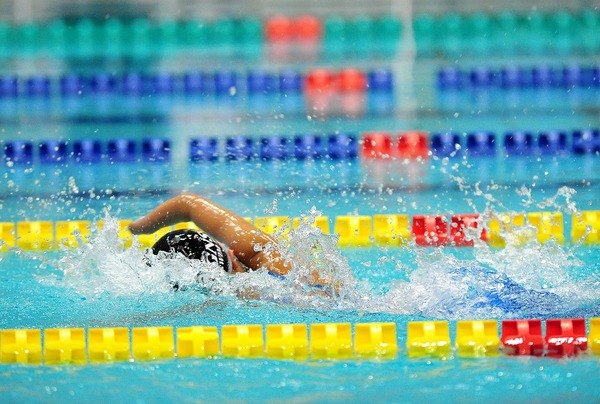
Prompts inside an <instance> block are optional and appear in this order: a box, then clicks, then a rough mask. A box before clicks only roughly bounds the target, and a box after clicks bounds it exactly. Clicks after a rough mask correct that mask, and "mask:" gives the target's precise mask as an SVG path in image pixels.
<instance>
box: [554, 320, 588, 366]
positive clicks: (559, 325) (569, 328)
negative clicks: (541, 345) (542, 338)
mask: <svg viewBox="0 0 600 404" xmlns="http://www.w3.org/2000/svg"><path fill="white" fill-rule="evenodd" d="M587 346H588V339H587V335H586V331H585V319H583V318H573V319H551V320H546V349H547V353H546V355H547V356H552V357H557V358H562V357H565V356H574V355H577V354H579V353H581V352H585V351H587Z"/></svg>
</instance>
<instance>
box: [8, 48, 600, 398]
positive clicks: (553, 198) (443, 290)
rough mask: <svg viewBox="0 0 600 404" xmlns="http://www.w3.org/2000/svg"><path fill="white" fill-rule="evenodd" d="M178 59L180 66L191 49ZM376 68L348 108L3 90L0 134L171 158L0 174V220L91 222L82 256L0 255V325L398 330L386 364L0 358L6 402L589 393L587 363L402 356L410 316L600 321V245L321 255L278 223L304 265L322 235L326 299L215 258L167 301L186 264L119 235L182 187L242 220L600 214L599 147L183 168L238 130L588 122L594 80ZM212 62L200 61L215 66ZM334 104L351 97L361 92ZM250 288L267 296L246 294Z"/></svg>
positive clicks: (593, 366)
mask: <svg viewBox="0 0 600 404" xmlns="http://www.w3.org/2000/svg"><path fill="white" fill-rule="evenodd" d="M570 59H572V62H573V63H586V62H590V63H591V62H592V61H591V60H590V59H589V58H588V59H586V58H583V57H582V58H579V57H576V56H573V57H572V58H570ZM351 61H352V62H353V63H354V62H356V60H354V59H352V60H351ZM180 62H181V63H182V64H183V65H184V66H187V65H193V64H194V62H195V60H193V59H192V60H183V61H180ZM384 62H385V61H384ZM388 62H389V63H390V64H393V71H394V74H395V75H396V76H395V79H396V82H397V87H396V91H395V92H394V94H392V95H391V96H390V95H389V94H368V95H367V96H366V98H365V99H359V104H361V105H362V109H361V108H359V109H358V110H356V109H352V110H348V111H344V110H343V108H342V109H341V110H340V109H336V110H334V111H323V110H319V108H317V109H314V108H313V105H311V104H310V103H306V100H305V99H304V98H303V97H299V98H298V99H292V100H284V99H281V98H279V97H276V96H273V97H262V98H259V97H255V98H252V97H245V96H240V97H233V98H229V97H224V98H217V97H204V98H198V99H189V98H184V97H179V96H173V97H150V98H141V99H130V98H127V97H113V96H107V97H89V98H83V99H74V100H65V99H54V98H53V99H49V100H45V99H19V100H18V101H15V100H7V99H3V100H0V101H1V105H2V107H1V108H0V114H1V115H0V122H1V123H2V125H1V129H2V131H3V133H2V139H3V140H5V141H6V140H16V139H27V140H32V141H34V142H38V141H41V140H45V139H53V138H59V139H63V140H69V141H71V142H72V141H75V140H78V139H100V140H102V141H106V140H108V139H115V138H131V139H135V140H137V141H139V140H141V139H143V138H152V137H159V138H167V139H169V140H170V141H171V144H172V159H171V161H170V162H154V163H148V162H130V163H114V164H112V163H110V162H101V163H98V164H92V165H90V164H78V163H74V162H68V163H67V164H61V165H42V164H38V163H35V164H33V165H32V166H19V165H15V166H10V165H3V166H2V167H1V168H0V178H1V180H0V205H1V208H0V221H8V222H17V221H34V220H53V221H54V220H67V219H70V220H90V221H92V222H94V223H97V221H99V220H103V221H104V222H105V227H104V228H103V229H102V230H98V231H95V232H94V234H93V236H92V239H91V243H90V244H89V245H87V246H85V247H82V248H80V249H77V250H62V251H52V252H47V251H41V252H32V251H18V250H15V251H11V252H9V253H4V254H2V255H0V276H2V279H3V282H2V288H1V290H2V294H1V296H0V307H1V312H2V316H0V329H9V328H39V329H45V328H51V327H84V328H92V327H113V326H124V327H129V328H131V327H142V326H163V325H168V326H173V327H183V326H191V325H215V326H222V325H227V324H283V323H305V324H312V323H325V322H350V323H358V322H394V323H396V325H397V333H398V343H399V346H400V347H401V351H400V353H399V354H398V356H397V358H395V359H391V360H383V359H381V360H376V359H373V360H365V359H360V360H358V359H352V360H331V361H321V360H308V361H297V362H296V361H276V360H266V359H228V358H216V359H210V360H197V359H173V360H164V361H152V362H126V363H115V364H108V365H82V366H76V365H73V366H12V365H2V366H0V373H1V374H2V380H3V381H2V383H0V397H2V400H3V401H6V402H16V401H22V400H23V399H26V400H29V401H61V402H93V401H100V400H102V401H107V400H115V401H118V402H131V401H137V402H149V403H152V402H160V401H165V400H168V401H176V400H177V401H184V402H197V401H200V402H204V401H213V400H214V401H216V400H219V401H233V402H238V401H248V402H264V401H271V402H279V401H283V400H290V401H295V402H328V401H349V402H359V401H365V400H369V401H374V402H420V401H423V400H424V399H427V400H428V401H431V402H447V401H454V402H458V401H460V402H474V401H481V400H486V401H491V402H496V401H506V399H507V397H508V399H509V400H511V401H527V402H547V401H551V402H557V401H565V400H569V401H580V402H594V401H597V397H598V395H599V394H600V391H599V388H598V385H597V382H596V379H597V375H598V370H599V360H598V357H593V356H591V355H590V356H587V355H586V356H581V357H577V358H569V359H549V358H534V357H505V356H499V357H493V358H481V359H465V358H459V357H453V356H450V357H448V358H446V359H435V358H421V359H419V358H417V359H409V358H408V357H407V356H406V350H405V348H404V347H405V344H406V328H407V327H406V324H407V322H408V321H413V320H425V319H427V320H429V319H444V320H450V321H451V322H450V325H451V335H453V333H454V327H455V320H462V319H498V320H502V319H514V318H542V319H548V318H561V317H584V318H586V319H589V318H591V317H599V316H600V308H599V307H600V306H599V304H600V295H599V293H598V284H599V282H600V266H599V264H598V263H599V262H600V250H599V249H598V247H596V246H593V245H592V246H589V245H579V244H572V243H567V244H566V245H555V244H553V243H549V244H545V245H540V244H538V243H536V242H531V243H528V244H527V245H525V246H521V247H514V246H513V247H511V246H509V247H508V248H505V249H493V248H490V247H488V246H487V245H477V246H476V247H474V248H464V249H456V248H441V249H436V248H422V247H417V246H415V245H414V244H408V245H407V246H403V247H393V248H392V247H369V248H346V249H339V248H337V247H332V244H335V242H334V241H335V240H332V239H331V237H330V236H326V235H322V234H318V233H315V232H314V231H313V230H312V229H311V228H309V227H301V228H300V229H298V230H297V231H295V232H292V236H293V237H295V238H294V239H293V240H295V241H296V242H297V243H296V244H294V245H293V247H294V248H296V249H297V252H300V254H299V255H300V256H301V259H305V261H303V262H302V264H305V265H308V264H310V263H311V262H312V261H311V260H312V259H315V258H314V257H311V256H302V254H301V253H302V251H304V252H305V251H306V250H309V249H310V248H311V247H312V246H313V244H314V243H316V242H318V243H319V244H320V245H322V246H325V247H324V248H325V252H326V253H327V257H326V259H325V258H323V256H322V257H321V261H320V264H323V262H326V264H327V267H330V268H334V269H335V270H336V271H338V273H339V274H340V275H339V276H340V282H341V284H342V285H343V288H342V291H343V293H341V295H340V296H339V297H338V298H335V299H331V298H324V297H322V296H318V295H316V296H315V295H308V296H307V295H306V293H304V290H302V289H298V288H296V287H295V286H294V285H292V284H290V283H286V282H283V283H281V281H279V280H276V279H273V278H272V277H269V276H267V275H266V274H264V273H257V274H250V275H243V276H239V277H234V278H230V277H228V276H227V275H224V274H221V273H214V272H211V268H201V269H202V271H203V272H202V273H203V274H204V275H205V278H206V279H207V281H205V282H202V283H201V284H200V285H191V286H192V288H191V289H192V290H188V291H186V292H181V293H179V292H178V293H174V292H173V291H172V290H171V289H170V287H169V284H168V282H167V280H166V279H167V278H169V277H172V276H184V277H185V274H188V273H190V271H192V270H193V272H194V274H195V272H196V271H197V268H190V266H189V265H188V263H186V262H183V261H175V262H169V263H167V264H163V265H162V266H158V267H156V266H155V267H153V268H152V271H150V270H149V269H148V267H147V266H146V264H145V261H144V252H143V251H141V250H138V249H123V248H121V247H119V246H118V245H117V243H116V223H115V221H116V220H120V219H123V220H125V219H135V218H138V217H140V216H142V215H144V214H145V213H146V212H147V211H148V210H149V209H151V208H153V207H155V206H156V205H157V204H159V203H160V202H162V201H164V200H166V199H168V198H169V197H171V196H174V195H177V194H180V193H182V192H195V193H198V194H201V195H203V196H206V197H209V198H211V199H214V200H215V201H216V202H218V203H220V204H222V205H224V206H226V207H228V208H231V209H233V210H235V211H236V212H238V213H240V214H241V215H242V216H245V217H256V216H278V215H281V216H290V217H295V216H300V215H310V214H311V212H314V211H315V210H316V211H318V212H320V213H321V214H323V215H325V216H328V217H329V219H330V226H331V228H332V229H333V220H334V219H335V217H336V216H340V215H353V214H361V215H374V214H379V213H404V214H409V215H413V214H438V213H442V214H452V213H473V212H477V213H487V212H535V211H558V212H562V213H563V214H564V215H565V232H566V233H567V234H566V236H567V237H566V238H567V240H568V239H570V237H569V234H568V233H569V231H570V228H571V227H570V224H571V215H572V214H573V213H575V212H577V211H581V210H598V209H600V198H599V196H600V188H599V187H600V159H599V158H598V155H597V154H596V155H594V154H591V155H585V156H573V155H565V156H542V157H538V156H520V157H519V156H516V157H515V156H511V157H506V156H504V155H503V154H502V153H501V152H500V151H499V152H498V155H497V156H494V157H480V158H476V157H469V156H467V155H466V154H458V155H457V156H456V157H451V158H447V159H442V158H430V159H427V160H425V161H399V160H390V161H375V160H372V161H366V160H363V159H354V160H330V159H322V160H317V161H295V160H289V161H287V160H286V161H258V160H251V161H243V162H223V161H220V162H215V163H196V164H193V163H190V162H189V160H188V148H187V147H188V144H189V139H191V138H193V137H198V136H201V135H209V136H215V137H217V138H219V139H221V140H222V139H223V138H225V137H226V136H230V135H237V134H244V135H251V136H253V137H260V136H262V135H274V134H278V135H282V136H285V137H287V138H292V137H293V136H294V135H295V134H298V133H319V134H333V133H340V132H343V133H355V134H360V133H362V132H365V131H371V130H387V131H392V132H399V131H401V130H405V129H422V130H426V131H430V132H435V131H457V132H460V133H462V132H469V131H473V130H487V131H494V132H496V133H497V134H498V139H502V136H503V135H504V133H505V132H507V131H511V130H530V131H532V132H534V133H537V132H539V131H543V130H551V129H560V130H568V131H572V130H574V129H583V128H598V127H600V118H599V116H600V115H599V114H598V105H599V100H600V91H599V90H598V89H597V88H596V89H589V90H587V91H585V90H582V91H580V92H575V93H573V92H570V91H566V90H564V89H551V90H547V91H538V92H527V91H521V92H511V91H504V90H498V89H490V90H486V91H477V92H464V93H452V92H450V93H448V92H446V93H443V92H439V91H438V90H436V87H435V80H436V72H437V70H438V69H439V68H440V67H441V66H443V65H445V64H446V63H447V61H438V60H435V59H425V60H417V61H416V62H415V63H414V65H411V64H410V63H408V61H407V62H403V61H388ZM467 62H469V61H467ZM472 62H473V64H477V62H478V61H472ZM509 62H510V63H521V62H522V63H524V64H534V63H543V62H547V60H546V59H545V58H543V57H531V58H523V59H522V60H514V59H513V58H500V57H497V58H490V59H487V60H486V61H485V63H486V64H487V65H490V66H499V65H502V64H505V63H509ZM218 63H219V66H211V68H221V67H224V66H225V64H226V62H225V61H218ZM361 63H362V64H363V65H364V67H365V68H368V67H371V66H368V65H369V63H368V62H358V63H357V64H359V65H360V64H361ZM465 63H466V62H465ZM469 63H470V62H469ZM221 64H222V65H223V66H221ZM339 64H340V65H341V64H343V63H342V62H339ZM173 65H174V62H171V64H169V63H167V66H166V67H169V66H173ZM299 67H303V66H302V65H300V66H299ZM163 68H164V66H163ZM338 101H339V105H353V104H352V102H353V101H355V100H352V99H350V100H346V101H347V103H344V102H343V101H344V100H336V102H338ZM319 105H321V104H319ZM357 111H358V112H357ZM313 214H314V213H313ZM303 248H304V250H303ZM297 263H298V262H297ZM186 271H187V272H186ZM177 274H179V275H177ZM181 274H183V275H181ZM256 290H258V291H259V293H260V294H261V296H262V299H253V298H245V297H243V296H245V295H246V294H247V292H251V291H256ZM425 397H427V398H425Z"/></svg>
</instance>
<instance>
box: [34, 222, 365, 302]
mask: <svg viewBox="0 0 600 404" xmlns="http://www.w3.org/2000/svg"><path fill="white" fill-rule="evenodd" d="M312 215H313V216H310V215H308V216H306V220H305V223H303V224H302V225H301V226H300V227H299V228H298V229H294V230H291V231H290V232H289V235H285V236H284V235H283V233H281V234H279V235H278V237H279V238H280V240H279V241H280V243H281V244H282V245H283V246H284V256H285V257H288V259H290V260H291V259H292V258H291V257H292V256H293V257H294V259H293V262H294V269H293V271H292V272H291V273H290V274H289V275H288V276H287V277H286V278H285V279H279V278H276V277H273V276H271V275H269V273H268V272H267V271H266V270H258V271H254V272H252V273H243V274H237V275H235V276H231V275H229V274H227V273H226V272H224V271H223V269H222V268H220V267H219V266H218V265H216V264H211V263H204V262H200V261H198V260H190V259H187V258H185V257H183V256H182V255H178V254H170V253H164V252H161V253H159V255H157V256H155V255H154V254H152V253H151V252H150V251H149V250H148V249H143V248H141V247H140V244H139V242H138V241H137V237H134V238H133V243H132V246H131V247H129V248H126V247H125V246H124V241H123V240H122V239H120V238H119V236H118V233H119V227H120V225H119V222H118V220H117V219H116V218H113V217H111V216H110V215H108V214H107V215H106V218H105V220H104V225H103V226H102V228H100V229H95V230H93V231H92V235H91V236H90V239H89V240H88V242H81V240H80V245H81V247H79V248H77V249H73V250H71V249H64V250H63V251H62V254H61V258H60V259H58V260H57V261H56V262H53V263H51V266H53V267H54V271H52V273H51V274H48V273H47V271H44V273H43V274H42V275H38V276H37V278H38V280H39V281H40V282H41V283H44V284H47V285H53V286H57V287H65V288H68V289H72V290H74V291H76V292H77V293H78V294H80V295H82V296H85V297H87V298H94V297H100V296H103V295H109V296H136V295H153V294H165V293H172V292H173V290H174V288H173V284H175V283H176V284H177V286H178V290H189V289H193V290H196V291H201V292H203V293H206V294H208V295H217V296H240V297H242V298H249V299H256V298H260V299H263V300H271V301H276V302H284V303H289V304H293V305H297V306H301V307H310V306H314V307H331V306H332V305H335V304H336V302H342V301H345V300H346V299H347V297H348V296H349V294H350V290H351V284H352V281H353V277H352V272H351V269H350V266H349V265H348V262H347V260H346V259H345V258H344V257H343V256H342V255H341V253H340V251H339V249H338V248H337V246H336V245H337V239H336V237H334V236H330V235H327V236H326V235H323V234H322V233H321V231H320V230H319V229H317V228H315V227H313V226H312V225H311V224H312V222H313V221H314V215H318V212H312ZM281 230H282V231H287V230H289V229H281ZM286 246H287V247H286ZM292 246H293V247H292ZM303 251H305V253H302V252H303ZM296 254H298V255H296ZM43 265H44V266H47V264H43ZM315 273H316V275H317V277H318V278H320V279H326V280H330V281H331V282H332V285H333V284H335V285H336V286H335V287H334V286H331V287H329V288H328V287H325V288H320V289H317V288H314V287H312V286H311V284H310V282H309V279H311V277H312V276H313V274H315Z"/></svg>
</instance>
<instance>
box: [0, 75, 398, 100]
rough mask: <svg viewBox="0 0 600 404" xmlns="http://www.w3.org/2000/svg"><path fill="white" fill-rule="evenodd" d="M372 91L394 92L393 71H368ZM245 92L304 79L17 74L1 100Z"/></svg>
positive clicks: (5, 82)
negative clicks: (23, 96)
mask: <svg viewBox="0 0 600 404" xmlns="http://www.w3.org/2000/svg"><path fill="white" fill-rule="evenodd" d="M367 80H368V88H369V89H370V90H374V91H391V90H393V77H392V73H391V72H390V71H389V70H386V69H383V68H379V69H373V70H371V71H369V72H367ZM240 89H243V90H245V91H246V93H248V94H259V93H276V92H280V93H300V92H302V91H303V89H304V77H303V75H302V74H301V73H300V72H298V71H295V70H285V71H283V72H280V73H279V74H275V73H271V72H266V71H259V70H256V71H250V72H248V73H247V74H245V75H243V74H241V73H238V72H235V71H218V72H214V73H207V72H201V71H194V72H186V73H183V74H173V73H156V74H142V73H138V72H127V73H124V74H120V75H117V74H111V73H107V72H101V73H97V74H94V75H89V76H86V75H80V74H66V75H63V76H62V77H60V78H58V79H57V80H56V79H53V78H50V77H49V76H34V77H28V78H24V79H20V78H18V77H17V76H15V75H4V76H0V97H17V96H19V95H25V96H30V97H49V96H51V95H52V94H60V95H62V96H77V95H82V94H111V93H119V94H123V95H148V94H174V93H185V94H224V95H231V94H234V93H237V92H239V90H240Z"/></svg>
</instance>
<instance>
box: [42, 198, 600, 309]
mask: <svg viewBox="0 0 600 404" xmlns="http://www.w3.org/2000/svg"><path fill="white" fill-rule="evenodd" d="M319 214H320V213H319V212H318V211H316V210H314V209H313V210H311V211H309V212H308V213H307V214H306V215H304V216H302V217H301V224H300V225H299V226H298V227H297V228H295V229H287V228H282V229H279V234H276V237H277V238H278V241H279V243H280V245H281V246H282V247H283V255H284V257H285V258H286V259H289V260H291V261H292V262H293V263H294V269H293V270H292V272H291V273H290V274H288V276H287V277H286V278H285V279H284V280H282V279H278V278H275V277H273V276H271V275H269V273H268V272H267V271H265V270H258V271H255V272H252V273H243V274H237V275H235V276H231V275H229V274H227V273H225V272H224V271H223V270H222V269H221V268H219V267H218V266H216V265H212V264H208V263H201V262H199V261H196V260H189V259H186V258H184V257H182V256H180V255H176V256H172V255H169V254H166V253H161V254H159V255H158V256H154V255H153V254H151V253H149V252H148V251H145V250H144V249H141V248H140V246H139V244H138V242H137V240H136V238H135V237H134V241H133V246H132V248H125V246H124V245H123V241H122V240H121V239H120V238H119V237H118V229H119V223H118V221H117V220H116V219H114V218H111V217H110V216H107V217H106V219H105V221H104V226H103V227H102V228H101V229H99V230H97V231H95V232H93V236H92V237H91V239H90V240H89V242H88V243H81V244H82V247H80V248H78V249H75V250H65V251H63V254H62V257H61V258H60V259H59V260H58V261H56V262H55V263H54V267H55V269H56V270H55V271H54V273H53V275H47V274H45V275H40V276H38V279H39V280H40V281H41V282H43V283H46V284H52V285H55V286H58V287H66V288H70V289H73V290H75V291H76V292H77V293H79V294H80V295H83V296H85V297H99V296H102V295H109V296H123V295H126V296H136V295H138V296H141V295H153V294H168V293H173V287H172V284H173V283H175V282H176V283H177V284H178V286H179V289H180V290H186V289H187V290H190V289H191V290H193V291H196V292H201V293H204V294H206V295H208V296H238V297H240V298H244V299H261V300H267V301H273V302H278V303H284V304H290V305H295V306H298V307H324V308H336V309H344V310H357V311H370V312H386V313H399V314H408V315H418V316H425V317H436V318H447V319H460V318H514V317H518V316H524V317H532V316H542V317H548V316H551V315H553V314H554V315H557V314H560V313H563V312H564V310H565V309H566V308H573V307H581V306H582V305H583V306H585V305H590V304H597V301H598V294H597V292H596V286H595V285H597V282H598V279H587V280H581V279H573V277H572V276H571V275H570V273H569V269H573V268H579V267H581V266H582V265H583V264H582V263H581V262H580V260H579V259H577V258H576V257H575V254H574V250H571V249H569V248H567V247H564V246H560V245H557V244H554V243H547V244H543V245H542V244H539V243H538V242H537V241H535V242H529V243H527V244H525V245H517V244H516V243H512V242H510V238H507V246H506V248H503V249H493V248H490V247H489V246H488V245H487V244H485V243H483V242H476V245H475V247H474V248H473V249H470V250H469V251H472V257H469V258H468V259H464V258H463V259H459V258H457V257H456V256H455V254H454V253H453V250H452V249H444V248H437V249H436V248H421V247H417V246H415V245H409V246H407V247H405V250H401V249H398V250H396V249H388V250H386V252H385V253H386V254H388V255H393V254H400V253H401V252H402V251H404V252H406V251H408V252H410V253H411V255H412V258H411V260H412V262H409V263H403V265H402V266H401V267H402V268H407V267H408V268H411V269H410V270H409V271H408V274H407V279H406V280H396V281H389V282H390V287H389V291H388V292H386V293H384V292H376V291H375V289H374V287H373V286H372V285H370V283H368V282H362V281H361V282H357V281H356V279H355V278H354V275H353V272H352V268H351V266H350V264H349V262H348V259H347V258H346V257H345V256H344V255H343V254H342V251H340V249H339V247H338V246H337V236H334V235H328V234H323V233H322V232H321V230H320V229H318V228H317V227H315V226H313V224H314V220H315V218H316V217H317V216H319ZM485 214H486V212H484V215H485ZM463 251H464V250H463ZM404 261H406V260H404ZM597 275H598V271H596V272H595V275H592V276H596V277H597ZM314 276H317V277H318V278H320V279H324V280H327V281H328V282H329V285H332V286H329V287H326V288H324V289H316V288H314V287H312V286H311V282H310V279H313V278H314ZM191 293H193V292H191Z"/></svg>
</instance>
